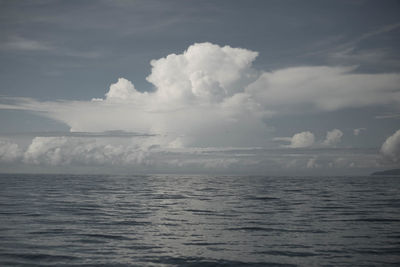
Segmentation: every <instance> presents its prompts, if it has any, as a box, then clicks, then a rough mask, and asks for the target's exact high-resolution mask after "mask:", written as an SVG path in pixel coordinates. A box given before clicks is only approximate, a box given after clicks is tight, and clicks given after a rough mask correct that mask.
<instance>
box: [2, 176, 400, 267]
mask: <svg viewBox="0 0 400 267" xmlns="http://www.w3.org/2000/svg"><path fill="white" fill-rule="evenodd" d="M399 211H400V180H399V179H396V178H394V177H313V178H307V177H302V178H300V177H299V178H290V177H239V176H237V177H227V176H225V177H224V176H221V177H219V176H172V175H171V176H161V175H159V176H94V175H93V176H83V175H11V174H7V175H6V174H2V175H0V265H2V266H3V265H41V266H43V265H51V266H54V265H57V266H60V265H66V266H70V265H76V266H79V265H107V266H108V265H122V266H126V265H137V266H143V265H152V266H177V265H184V266H204V265H209V266H215V265H218V266H234V265H240V266H242V265H254V266H266V265H269V264H270V265H280V264H282V265H303V266H307V265H333V266H338V265H385V264H396V263H398V262H400V213H399Z"/></svg>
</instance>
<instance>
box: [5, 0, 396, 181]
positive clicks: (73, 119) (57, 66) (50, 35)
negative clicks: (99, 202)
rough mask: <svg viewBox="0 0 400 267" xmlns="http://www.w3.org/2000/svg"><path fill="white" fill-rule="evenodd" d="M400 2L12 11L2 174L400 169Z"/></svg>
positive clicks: (25, 4) (17, 6)
mask: <svg viewBox="0 0 400 267" xmlns="http://www.w3.org/2000/svg"><path fill="white" fill-rule="evenodd" d="M399 14H400V2H399V1H389V0H388V1H363V0H354V1H351V0H348V1H320V0H318V1H191V0H188V1H183V0H182V1H45V0H43V1H40V0H38V1H11V0H9V1H1V0H0V32H1V34H0V125H1V127H0V172H67V173H74V172H78V173H79V172H85V173H86V172H87V173H105V172H107V173H113V172H117V173H221V174H225V173H226V174H264V175H347V174H349V175H350V174H351V175H353V174H354V175H365V174H369V173H371V172H373V171H378V170H384V169H392V168H399V167H400V17H399Z"/></svg>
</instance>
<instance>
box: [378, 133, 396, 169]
mask: <svg viewBox="0 0 400 267" xmlns="http://www.w3.org/2000/svg"><path fill="white" fill-rule="evenodd" d="M381 153H382V155H383V156H384V157H385V158H386V159H388V160H390V161H393V162H396V163H400V130H397V131H396V132H395V133H394V134H393V135H391V136H389V137H388V138H387V139H386V141H385V142H384V143H383V144H382V147H381Z"/></svg>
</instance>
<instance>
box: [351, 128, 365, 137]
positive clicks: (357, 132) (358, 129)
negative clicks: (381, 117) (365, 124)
mask: <svg viewBox="0 0 400 267" xmlns="http://www.w3.org/2000/svg"><path fill="white" fill-rule="evenodd" d="M365 130H367V129H366V128H356V129H354V130H353V134H354V135H355V136H358V135H360V134H361V132H363V131H365Z"/></svg>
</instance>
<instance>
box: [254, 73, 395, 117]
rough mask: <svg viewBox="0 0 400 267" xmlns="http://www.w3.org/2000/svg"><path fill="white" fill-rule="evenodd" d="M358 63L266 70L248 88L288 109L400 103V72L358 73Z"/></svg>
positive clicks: (272, 106) (265, 102) (275, 105)
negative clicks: (354, 64) (340, 65)
mask: <svg viewBox="0 0 400 267" xmlns="http://www.w3.org/2000/svg"><path fill="white" fill-rule="evenodd" d="M354 70H355V67H327V66H318V67H296V68H287V69H282V70H277V71H274V72H265V73H263V74H262V75H261V76H260V77H259V79H257V81H255V82H254V83H252V84H251V85H249V86H248V88H246V92H247V93H249V94H251V95H252V96H253V97H255V98H256V99H258V100H259V101H260V103H262V104H263V105H264V106H265V107H267V106H268V107H269V108H270V109H273V110H278V111H280V112H285V113H293V112H304V111H313V110H314V111H333V110H338V109H343V108H357V107H366V106H374V105H399V104H400V90H399V89H400V88H399V84H400V75H399V74H397V73H395V74H394V73H392V74H356V73H353V71H354Z"/></svg>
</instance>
